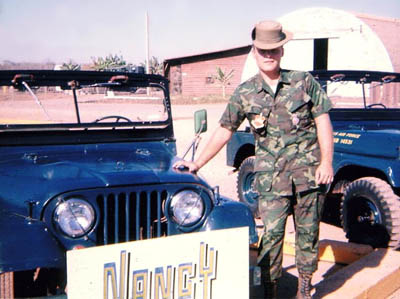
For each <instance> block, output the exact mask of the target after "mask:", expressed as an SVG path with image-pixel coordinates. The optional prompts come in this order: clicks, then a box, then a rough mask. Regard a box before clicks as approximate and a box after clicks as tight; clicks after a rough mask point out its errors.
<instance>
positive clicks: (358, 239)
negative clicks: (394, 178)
mask: <svg viewBox="0 0 400 299" xmlns="http://www.w3.org/2000/svg"><path fill="white" fill-rule="evenodd" d="M340 212H341V221H342V226H343V229H344V231H345V232H346V237H347V238H348V239H349V241H350V242H355V243H361V244H368V245H371V246H372V247H374V248H378V247H380V248H382V247H384V248H385V247H393V248H397V247H399V244H400V217H399V216H400V198H399V197H398V196H397V195H396V194H395V193H394V192H393V190H392V188H391V186H390V185H389V184H388V183H387V182H385V181H384V180H381V179H379V178H376V177H363V178H360V179H357V180H355V181H353V182H351V183H350V184H349V185H348V186H347V188H346V189H345V191H344V194H343V200H342V203H341V211H340Z"/></svg>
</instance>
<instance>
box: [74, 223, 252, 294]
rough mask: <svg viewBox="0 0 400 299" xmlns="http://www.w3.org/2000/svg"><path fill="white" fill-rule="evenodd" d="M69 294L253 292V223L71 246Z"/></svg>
mask: <svg viewBox="0 0 400 299" xmlns="http://www.w3.org/2000/svg"><path fill="white" fill-rule="evenodd" d="M67 275H68V299H82V298H99V299H101V298H104V299H117V298H118V299H166V298H170V299H173V298H175V299H178V298H182V299H183V298H185V299H190V298H193V299H194V298H195V299H201V298H202V299H212V298H214V299H220V298H230V299H235V298H238V299H243V298H248V297H249V229H248V228H247V227H243V228H235V229H225V230H216V231H210V232H201V233H190V234H183V235H177V236H170V237H162V238H157V239H150V240H143V241H134V242H127V243H120V244H114V245H107V246H98V247H91V248H87V249H80V250H73V251H68V252H67Z"/></svg>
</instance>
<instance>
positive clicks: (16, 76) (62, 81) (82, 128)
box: [0, 70, 173, 144]
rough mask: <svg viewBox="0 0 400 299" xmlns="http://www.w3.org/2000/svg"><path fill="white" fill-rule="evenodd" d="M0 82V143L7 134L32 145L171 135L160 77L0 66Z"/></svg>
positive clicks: (164, 86)
mask: <svg viewBox="0 0 400 299" xmlns="http://www.w3.org/2000/svg"><path fill="white" fill-rule="evenodd" d="M0 85H1V87H0V88H1V89H0V102H1V104H2V108H1V109H0V134H1V136H2V138H0V139H2V141H1V142H0V143H1V144H10V142H9V141H10V140H12V138H14V139H15V140H20V142H19V141H17V142H18V144H20V143H23V141H22V140H25V141H26V142H27V143H32V142H33V143H35V144H37V143H40V142H39V141H38V140H39V139H40V140H41V142H46V143H53V141H52V140H51V138H53V137H54V136H57V138H58V139H59V140H58V141H57V143H62V142H66V143H77V142H86V141H89V142H90V140H92V139H93V138H96V140H95V141H96V142H100V141H101V140H102V139H103V140H104V141H105V142H108V141H110V142H113V141H115V140H127V139H130V138H133V137H134V138H137V137H138V136H139V135H140V136H141V138H143V136H145V137H146V138H148V137H149V136H153V137H155V138H163V139H166V138H168V137H172V134H173V133H172V119H171V111H170V104H169V92H168V81H167V80H166V79H165V78H164V77H162V76H158V75H145V74H136V73H128V72H96V71H39V70H17V71H15V70H14V71H0ZM146 130H147V132H146V133H143V131H146ZM149 130H151V132H149ZM157 130H158V134H157V133H154V131H157ZM162 130H164V131H162ZM93 131H96V132H97V133H96V134H92V133H94V132H93ZM29 132H31V133H34V135H35V136H36V137H33V135H32V134H29ZM7 136H9V138H8V141H4V140H5V139H7ZM94 136H96V137H94ZM29 139H30V141H29ZM34 139H35V140H34ZM46 139H47V140H46ZM92 141H94V140H92ZM12 143H13V142H12Z"/></svg>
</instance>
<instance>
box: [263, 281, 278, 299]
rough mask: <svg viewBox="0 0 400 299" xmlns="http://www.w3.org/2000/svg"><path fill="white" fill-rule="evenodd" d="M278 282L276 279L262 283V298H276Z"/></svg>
mask: <svg viewBox="0 0 400 299" xmlns="http://www.w3.org/2000/svg"><path fill="white" fill-rule="evenodd" d="M277 291H278V283H277V281H276V280H273V281H267V282H266V283H265V285H264V299H276V298H278V297H277Z"/></svg>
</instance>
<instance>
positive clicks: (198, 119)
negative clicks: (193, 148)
mask: <svg viewBox="0 0 400 299" xmlns="http://www.w3.org/2000/svg"><path fill="white" fill-rule="evenodd" d="M206 131H207V110H206V109H201V110H197V111H196V112H195V113H194V133H195V134H201V133H204V132H206Z"/></svg>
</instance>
